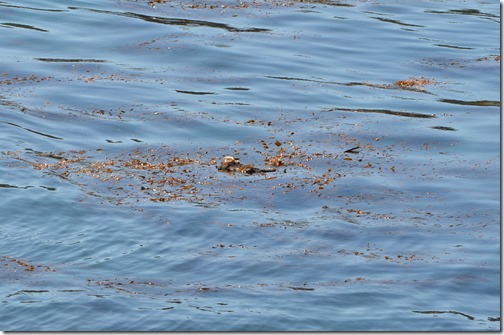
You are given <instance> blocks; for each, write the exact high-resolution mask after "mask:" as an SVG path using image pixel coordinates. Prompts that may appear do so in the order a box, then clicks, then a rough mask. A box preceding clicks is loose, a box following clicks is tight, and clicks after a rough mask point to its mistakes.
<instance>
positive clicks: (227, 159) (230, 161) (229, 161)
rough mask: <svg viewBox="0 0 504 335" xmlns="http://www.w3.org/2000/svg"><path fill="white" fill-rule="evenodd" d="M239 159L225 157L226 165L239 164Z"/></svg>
mask: <svg viewBox="0 0 504 335" xmlns="http://www.w3.org/2000/svg"><path fill="white" fill-rule="evenodd" d="M238 160H239V159H235V158H234V157H233V156H226V157H224V163H232V162H238Z"/></svg>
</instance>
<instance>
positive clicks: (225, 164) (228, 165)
mask: <svg viewBox="0 0 504 335" xmlns="http://www.w3.org/2000/svg"><path fill="white" fill-rule="evenodd" d="M217 170H219V171H221V172H241V173H243V174H253V173H263V172H274V171H276V169H259V168H256V167H254V166H252V165H250V164H246V165H243V164H241V163H240V160H239V159H238V158H234V157H232V156H226V157H224V160H223V161H222V163H221V165H220V166H217Z"/></svg>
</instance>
